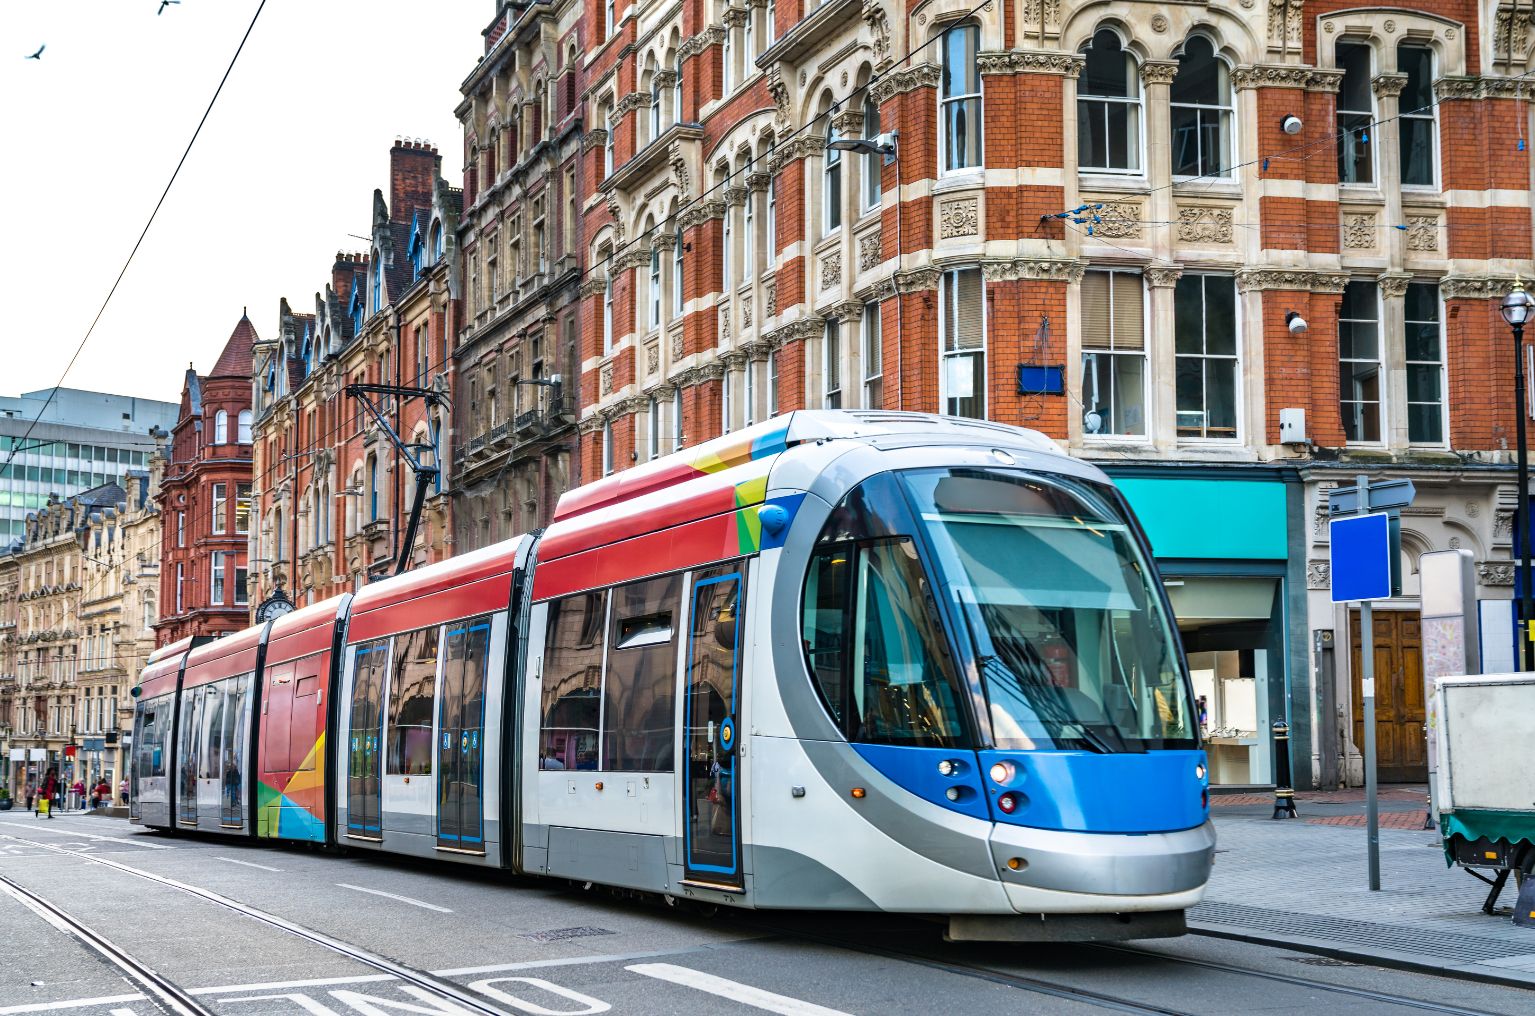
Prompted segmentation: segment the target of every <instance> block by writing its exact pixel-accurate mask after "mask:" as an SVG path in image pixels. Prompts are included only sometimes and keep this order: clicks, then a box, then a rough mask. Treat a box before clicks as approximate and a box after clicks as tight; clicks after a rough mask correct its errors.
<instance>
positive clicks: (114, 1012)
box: [107, 1009, 134, 1016]
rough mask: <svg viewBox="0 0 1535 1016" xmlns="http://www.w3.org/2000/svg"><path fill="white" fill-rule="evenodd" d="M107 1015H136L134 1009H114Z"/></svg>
mask: <svg viewBox="0 0 1535 1016" xmlns="http://www.w3.org/2000/svg"><path fill="white" fill-rule="evenodd" d="M107 1016H134V1012H133V1010H132V1009H113V1010H112V1011H111V1012H110V1013H108V1014H107Z"/></svg>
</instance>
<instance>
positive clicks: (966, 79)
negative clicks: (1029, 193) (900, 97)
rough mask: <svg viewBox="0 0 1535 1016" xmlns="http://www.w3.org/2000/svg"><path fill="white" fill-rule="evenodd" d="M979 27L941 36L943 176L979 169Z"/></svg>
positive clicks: (962, 27)
mask: <svg viewBox="0 0 1535 1016" xmlns="http://www.w3.org/2000/svg"><path fill="white" fill-rule="evenodd" d="M980 45H981V29H980V26H978V25H974V24H968V23H967V24H962V25H955V26H954V27H952V28H950V29H948V30H947V31H945V32H944V33H943V74H942V77H941V79H940V82H939V88H938V102H939V107H938V108H939V114H940V116H939V119H940V120H941V122H942V124H943V130H942V131H941V132H940V135H941V139H942V153H943V154H942V157H941V160H940V163H939V164H940V165H941V166H942V167H943V171H944V172H945V173H950V172H953V171H955V170H961V169H976V168H979V167H980V165H981V75H980V71H979V70H978V69H977V66H976V53H977V51H978V50H979V49H980Z"/></svg>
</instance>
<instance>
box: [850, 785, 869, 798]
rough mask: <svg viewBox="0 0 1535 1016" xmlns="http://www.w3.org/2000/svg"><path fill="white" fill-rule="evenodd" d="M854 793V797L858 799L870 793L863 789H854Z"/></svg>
mask: <svg viewBox="0 0 1535 1016" xmlns="http://www.w3.org/2000/svg"><path fill="white" fill-rule="evenodd" d="M852 793H853V796H854V797H857V798H860V799H861V798H862V797H863V796H864V795H865V794H867V793H868V791H867V790H865V789H863V788H862V787H854V788H853V791H852Z"/></svg>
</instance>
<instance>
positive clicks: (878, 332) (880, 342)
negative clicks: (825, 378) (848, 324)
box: [858, 300, 885, 409]
mask: <svg viewBox="0 0 1535 1016" xmlns="http://www.w3.org/2000/svg"><path fill="white" fill-rule="evenodd" d="M879 307H880V302H879V301H878V300H870V301H869V302H868V303H865V304H864V305H863V317H862V319H861V320H860V322H859V329H858V332H859V341H860V342H861V344H862V345H861V348H860V349H859V357H858V359H859V369H860V371H861V373H862V374H863V387H862V390H861V395H862V400H861V401H862V402H863V408H865V409H884V408H885V348H884V341H885V340H884V322H883V321H881V320H880V313H879ZM871 366H876V367H878V368H879V373H877V374H871V373H869V368H870V367H871ZM871 393H873V395H872V396H871ZM874 396H877V397H874Z"/></svg>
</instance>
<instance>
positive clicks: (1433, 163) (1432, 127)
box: [1396, 41, 1441, 191]
mask: <svg viewBox="0 0 1535 1016" xmlns="http://www.w3.org/2000/svg"><path fill="white" fill-rule="evenodd" d="M1404 49H1407V50H1421V51H1423V52H1425V53H1427V54H1428V91H1429V96H1430V99H1432V97H1433V93H1434V74H1435V72H1436V71H1437V70H1438V69H1439V54H1438V53H1437V52H1435V51H1434V48H1433V47H1432V46H1428V45H1422V44H1419V43H1416V42H1412V41H1407V42H1400V43H1398V44H1397V47H1396V65H1397V68H1398V69H1399V70H1400V69H1401V66H1402V51H1403V50H1404ZM1409 78H1410V75H1409ZM1406 91H1407V85H1406V84H1405V83H1404V84H1403V86H1402V93H1403V94H1405V93H1406ZM1418 108H1421V107H1418ZM1427 109H1428V112H1427V113H1426V114H1425V113H1419V112H1410V111H1408V110H1407V109H1406V108H1405V106H1404V104H1403V103H1402V100H1401V98H1400V96H1399V97H1398V98H1397V146H1396V147H1397V158H1398V165H1397V179H1398V181H1399V182H1400V184H1401V186H1402V187H1403V189H1406V188H1409V187H1410V188H1412V189H1413V190H1415V191H1438V190H1439V189H1440V176H1441V170H1440V168H1439V147H1440V144H1439V105H1438V103H1436V102H1432V101H1431V102H1430V104H1429V106H1428V107H1427ZM1408 122H1412V123H1427V124H1428V139H1429V154H1428V168H1429V180H1428V182H1426V183H1408V182H1407V173H1406V169H1407V145H1406V144H1405V143H1404V142H1403V139H1402V125H1403V124H1406V123H1408Z"/></svg>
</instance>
